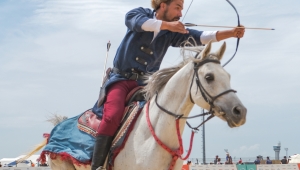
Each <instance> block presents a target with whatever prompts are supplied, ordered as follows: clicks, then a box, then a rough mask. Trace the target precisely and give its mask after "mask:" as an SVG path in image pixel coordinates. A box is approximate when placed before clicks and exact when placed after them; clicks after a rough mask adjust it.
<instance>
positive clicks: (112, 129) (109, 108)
mask: <svg viewBox="0 0 300 170" xmlns="http://www.w3.org/2000/svg"><path fill="white" fill-rule="evenodd" d="M137 86H138V84H137V82H136V81H132V80H126V81H119V82H116V83H114V84H112V85H110V87H109V88H108V91H107V96H106V102H105V103H104V109H103V117H102V120H101V123H100V127H99V130H98V132H99V133H98V134H99V136H97V137H96V143H95V146H94V153H93V160H92V170H96V169H97V168H98V167H100V166H103V164H104V162H105V159H106V156H107V153H108V151H109V149H110V146H111V142H112V140H113V136H114V134H115V133H116V131H117V129H118V127H119V125H120V122H121V120H122V118H123V112H124V109H125V99H126V96H127V94H128V93H129V92H130V91H131V90H132V89H134V88H135V87H137Z"/></svg>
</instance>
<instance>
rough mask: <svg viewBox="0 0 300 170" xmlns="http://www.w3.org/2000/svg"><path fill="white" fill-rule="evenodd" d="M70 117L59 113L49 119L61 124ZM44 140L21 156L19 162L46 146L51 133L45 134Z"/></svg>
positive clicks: (54, 123)
mask: <svg viewBox="0 0 300 170" xmlns="http://www.w3.org/2000/svg"><path fill="white" fill-rule="evenodd" d="M66 119H68V117H66V116H60V115H57V114H54V115H52V117H51V118H49V119H48V120H47V121H48V122H51V123H52V124H53V125H54V126H56V125H57V124H59V123H60V122H62V121H64V120H66ZM43 136H44V138H45V139H44V141H43V142H42V143H40V144H38V145H37V146H36V147H35V148H34V149H33V150H32V151H30V152H29V153H28V154H27V155H26V156H24V157H23V158H20V159H18V160H17V162H18V163H19V162H22V161H24V160H26V159H28V158H29V157H30V156H32V155H33V154H35V153H36V152H37V151H39V150H41V149H42V148H43V147H44V146H46V145H47V143H48V138H49V136H50V135H49V134H44V135H43Z"/></svg>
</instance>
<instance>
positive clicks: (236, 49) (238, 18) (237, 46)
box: [182, 0, 241, 67]
mask: <svg viewBox="0 0 300 170" xmlns="http://www.w3.org/2000/svg"><path fill="white" fill-rule="evenodd" d="M226 1H227V2H228V3H229V4H230V6H231V7H232V8H233V9H234V11H235V13H236V15H237V22H238V27H240V26H241V24H240V16H239V13H238V12H237V10H236V8H235V6H234V5H233V4H232V3H231V2H230V1H229V0H226ZM193 2H194V0H192V1H191V3H190V5H189V7H188V9H187V11H186V12H185V14H184V16H183V19H182V22H183V20H184V18H185V16H186V14H187V13H188V11H189V9H190V7H191V5H192V3H193ZM184 25H186V26H193V25H194V26H197V25H196V24H191V23H186V24H184ZM239 43H240V38H238V39H237V42H236V48H235V52H234V54H233V56H232V57H231V58H230V59H229V60H228V61H227V62H226V63H225V64H224V65H223V67H225V66H226V65H227V64H228V63H229V62H230V61H231V60H232V59H233V58H234V56H235V54H236V53H237V51H238V48H239Z"/></svg>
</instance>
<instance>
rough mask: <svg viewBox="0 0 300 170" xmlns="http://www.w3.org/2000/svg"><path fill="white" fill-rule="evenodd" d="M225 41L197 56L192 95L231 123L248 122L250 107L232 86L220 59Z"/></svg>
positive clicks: (206, 107)
mask: <svg viewBox="0 0 300 170" xmlns="http://www.w3.org/2000/svg"><path fill="white" fill-rule="evenodd" d="M225 49H226V43H225V42H224V44H223V45H222V46H221V48H220V49H219V50H218V51H217V52H216V53H210V50H211V43H209V44H207V45H206V47H205V48H204V50H202V52H201V53H200V54H199V55H198V56H197V58H198V59H200V60H199V61H195V64H194V70H195V74H194V80H193V84H192V87H191V99H192V100H193V101H194V103H195V104H197V105H199V106H200V107H202V108H205V109H207V110H210V108H212V111H213V113H214V115H215V116H218V117H219V118H221V119H222V120H225V121H227V123H228V126H230V127H238V126H241V125H243V124H244V123H245V122H246V114H247V109H246V108H245V107H244V105H243V104H242V102H241V101H240V100H239V98H238V97H237V95H236V94H235V91H234V90H232V89H231V87H230V75H229V74H228V73H227V72H226V71H225V69H224V68H223V67H222V66H221V64H220V60H221V58H222V56H223V54H224V52H225ZM198 80H199V81H198Z"/></svg>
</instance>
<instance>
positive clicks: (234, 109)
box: [233, 106, 242, 115]
mask: <svg viewBox="0 0 300 170" xmlns="http://www.w3.org/2000/svg"><path fill="white" fill-rule="evenodd" d="M241 112H242V110H241V108H240V107H239V106H236V107H234V108H233V113H234V114H235V115H240V114H241Z"/></svg>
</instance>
